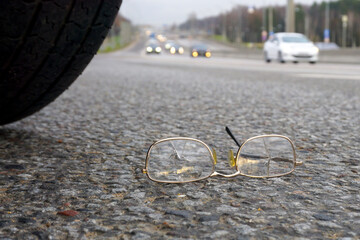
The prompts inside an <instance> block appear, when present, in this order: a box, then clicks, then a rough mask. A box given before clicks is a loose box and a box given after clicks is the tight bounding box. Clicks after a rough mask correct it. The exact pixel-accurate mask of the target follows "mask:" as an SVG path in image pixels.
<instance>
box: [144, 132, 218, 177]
mask: <svg viewBox="0 0 360 240" xmlns="http://www.w3.org/2000/svg"><path fill="white" fill-rule="evenodd" d="M147 171H148V174H149V177H150V178H151V179H152V180H155V181H164V182H173V183H177V182H187V181H195V180H200V179H203V178H206V177H208V176H210V175H211V173H212V172H213V171H214V161H213V158H212V156H211V153H210V151H209V149H208V148H207V147H206V146H205V145H204V144H202V143H201V142H198V141H194V140H182V139H176V140H168V141H164V142H160V143H157V144H155V145H154V146H153V147H152V148H151V150H150V153H149V156H148V166H147Z"/></svg>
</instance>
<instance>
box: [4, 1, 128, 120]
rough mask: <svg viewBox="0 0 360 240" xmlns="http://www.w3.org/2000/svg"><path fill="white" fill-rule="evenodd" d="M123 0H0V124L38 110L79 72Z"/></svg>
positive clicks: (101, 40)
mask: <svg viewBox="0 0 360 240" xmlns="http://www.w3.org/2000/svg"><path fill="white" fill-rule="evenodd" d="M121 2H122V0H93V1H86V0H79V1H75V0H72V1H70V0H53V1H45V0H37V1H28V0H23V1H13V0H4V1H1V3H0V31H1V36H0V125H3V124H7V123H11V122H14V121H16V120H19V119H22V118H24V117H26V116H29V115H31V114H32V113H34V112H36V111H38V110H40V109H41V108H43V107H44V106H46V105H47V104H49V103H50V102H52V101H53V100H55V98H56V97H58V96H59V95H60V94H61V93H62V92H63V91H65V90H66V89H67V88H68V87H69V86H70V85H71V84H72V83H73V81H74V80H75V79H76V78H77V77H78V76H79V75H80V74H81V73H82V71H83V70H84V69H85V67H86V66H87V65H88V63H89V62H90V61H91V59H92V58H93V56H94V55H95V54H96V52H97V50H98V49H99V47H100V45H101V43H102V42H103V40H104V39H105V37H106V35H107V33H108V31H109V29H110V28H111V26H112V23H113V21H114V18H115V16H116V15H117V13H118V11H119V8H120V5H121Z"/></svg>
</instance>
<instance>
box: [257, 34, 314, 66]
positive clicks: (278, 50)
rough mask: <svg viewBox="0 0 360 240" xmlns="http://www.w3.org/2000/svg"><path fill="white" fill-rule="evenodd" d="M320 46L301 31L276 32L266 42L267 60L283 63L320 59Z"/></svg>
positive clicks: (311, 61)
mask: <svg viewBox="0 0 360 240" xmlns="http://www.w3.org/2000/svg"><path fill="white" fill-rule="evenodd" d="M318 56H319V48H318V47H316V46H315V45H314V43H313V42H311V41H310V40H309V39H307V38H306V37H305V36H304V35H303V34H301V33H276V34H274V35H273V36H272V37H271V38H270V39H269V40H267V41H266V42H265V44H264V59H265V61H266V62H271V60H278V61H279V62H281V63H285V62H288V61H289V62H294V63H297V62H299V61H307V62H310V63H316V62H317V61H318Z"/></svg>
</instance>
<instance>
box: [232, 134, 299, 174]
mask: <svg viewBox="0 0 360 240" xmlns="http://www.w3.org/2000/svg"><path fill="white" fill-rule="evenodd" d="M294 166H295V157H294V150H293V147H292V144H291V142H290V141H289V140H287V139H286V138H283V137H270V136H265V137H259V138H255V139H252V140H250V141H248V142H246V143H245V144H244V145H243V146H242V148H241V151H240V156H239V157H238V159H237V167H238V170H239V171H240V172H241V173H242V174H245V175H248V176H254V177H272V176H277V175H283V174H287V173H290V172H291V171H292V170H293V169H294Z"/></svg>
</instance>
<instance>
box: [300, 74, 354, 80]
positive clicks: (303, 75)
mask: <svg viewBox="0 0 360 240" xmlns="http://www.w3.org/2000/svg"><path fill="white" fill-rule="evenodd" d="M295 75H296V76H298V77H304V78H323V79H329V78H330V79H346V80H360V76H359V75H345V74H341V75H336V74H335V75H334V74H331V75H330V74H321V73H299V74H295Z"/></svg>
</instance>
